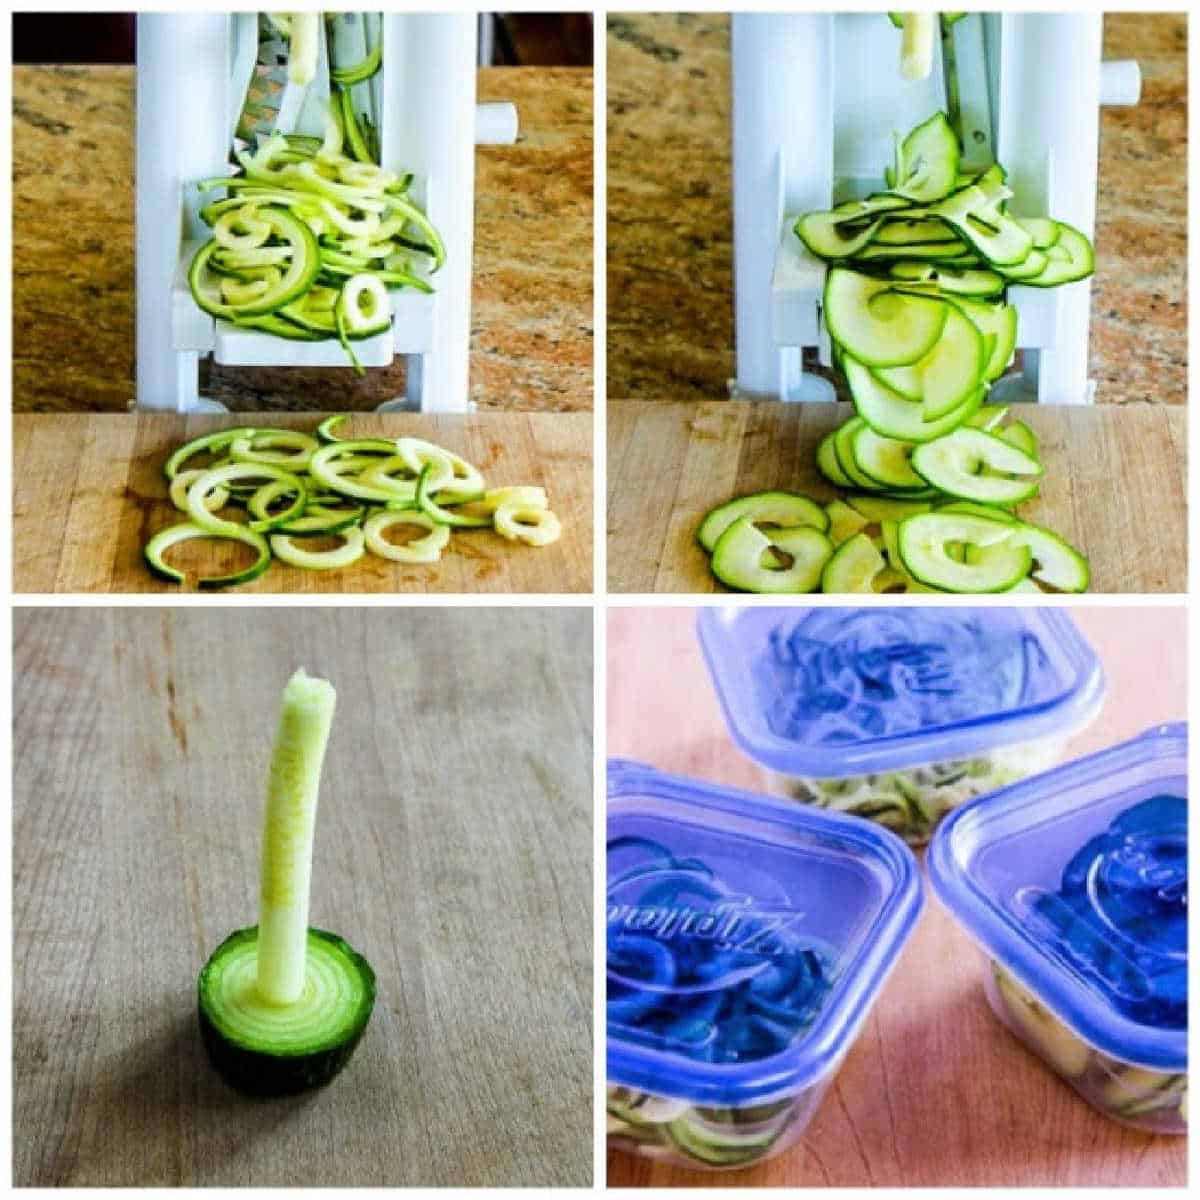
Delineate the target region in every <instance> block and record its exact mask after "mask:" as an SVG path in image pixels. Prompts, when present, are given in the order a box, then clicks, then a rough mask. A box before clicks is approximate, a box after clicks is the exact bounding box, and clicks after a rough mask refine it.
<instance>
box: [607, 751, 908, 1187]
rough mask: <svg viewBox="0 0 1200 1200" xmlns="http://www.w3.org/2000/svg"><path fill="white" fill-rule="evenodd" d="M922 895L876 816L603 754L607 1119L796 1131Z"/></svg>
mask: <svg viewBox="0 0 1200 1200" xmlns="http://www.w3.org/2000/svg"><path fill="white" fill-rule="evenodd" d="M921 904H922V896H921V883H920V872H919V870H918V868H917V863H916V860H915V858H914V857H913V854H912V852H911V851H910V850H909V849H908V847H906V846H905V845H904V843H903V842H902V841H901V840H900V839H899V838H897V837H895V836H893V835H892V834H890V833H888V832H887V830H884V829H880V828H879V827H878V826H876V825H872V824H871V823H870V822H868V821H862V820H859V819H857V818H854V817H845V816H841V815H838V814H832V813H826V812H821V811H819V810H817V809H813V808H797V807H795V806H794V805H788V804H783V803H780V802H779V801H778V800H771V799H768V798H765V797H762V796H755V795H752V794H750V793H748V792H741V791H736V790H733V789H730V788H724V787H716V786H712V785H709V784H703V783H698V782H695V781H694V780H690V779H684V778H681V777H678V776H673V775H666V774H663V773H661V772H659V771H655V770H653V769H651V768H649V767H644V766H641V765H639V764H636V763H630V762H626V761H623V760H611V761H610V762H609V767H608V892H607V909H608V920H607V930H608V995H607V1020H608V1113H609V1116H608V1137H609V1141H610V1144H614V1145H616V1146H619V1147H621V1148H623V1149H626V1150H630V1151H632V1152H634V1153H636V1154H642V1155H647V1156H650V1157H654V1158H665V1159H670V1160H673V1161H675V1162H678V1163H682V1164H685V1165H688V1166H693V1167H695V1166H700V1167H711V1168H722V1167H725V1168H731V1167H741V1166H746V1165H748V1164H750V1163H753V1162H756V1161H758V1160H759V1159H762V1158H765V1157H767V1156H768V1155H770V1154H776V1153H778V1152H779V1151H780V1150H782V1149H784V1148H785V1147H786V1146H789V1145H791V1144H792V1142H794V1141H795V1140H796V1138H798V1137H799V1136H800V1133H801V1132H802V1131H803V1129H804V1127H805V1125H806V1124H807V1123H808V1121H809V1118H810V1117H811V1116H812V1114H813V1112H814V1111H815V1110H816V1108H817V1105H818V1104H819V1103H820V1100H821V1096H822V1095H823V1094H824V1091H825V1088H826V1087H827V1086H828V1084H829V1081H830V1080H831V1079H832V1078H833V1076H834V1073H835V1072H836V1071H837V1069H838V1066H839V1065H840V1063H841V1061H842V1058H843V1057H844V1055H845V1054H846V1051H847V1050H848V1049H849V1048H850V1046H851V1044H852V1043H853V1041H854V1037H855V1035H856V1034H857V1032H858V1030H859V1027H860V1025H861V1024H862V1022H863V1020H864V1019H865V1018H866V1016H867V1013H868V1012H869V1011H870V1008H871V1004H872V1002H873V1001H874V999H875V996H876V994H877V993H878V991H879V989H880V987H881V986H882V984H883V981H884V979H885V978H886V977H887V974H888V972H889V971H890V970H891V968H892V966H893V964H894V963H895V961H896V958H897V956H898V955H899V953H900V950H901V948H902V947H903V945H904V943H905V941H906V940H907V938H908V936H909V933H910V932H911V930H912V927H913V923H914V921H915V920H916V918H917V914H918V912H919V911H920V908H921Z"/></svg>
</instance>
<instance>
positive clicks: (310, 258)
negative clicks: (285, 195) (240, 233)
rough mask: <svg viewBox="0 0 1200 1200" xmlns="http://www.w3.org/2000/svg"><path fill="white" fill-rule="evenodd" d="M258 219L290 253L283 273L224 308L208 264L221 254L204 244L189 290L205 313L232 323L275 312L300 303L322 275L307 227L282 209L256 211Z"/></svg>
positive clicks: (317, 249) (194, 262)
mask: <svg viewBox="0 0 1200 1200" xmlns="http://www.w3.org/2000/svg"><path fill="white" fill-rule="evenodd" d="M257 217H258V219H260V220H262V221H267V222H269V223H270V225H271V231H272V233H273V234H276V235H277V236H278V237H280V238H281V239H282V240H283V241H284V242H285V243H286V244H287V247H286V248H287V249H288V250H289V251H290V253H289V254H288V255H287V258H286V261H285V263H284V264H283V265H284V266H285V268H286V269H285V270H284V273H283V275H282V276H281V278H280V280H279V282H278V283H276V284H275V285H274V286H272V287H270V288H268V289H267V290H266V291H265V292H263V293H262V294H261V295H258V296H256V297H255V298H254V299H252V300H249V301H247V302H246V303H244V304H227V303H225V302H224V300H223V299H222V297H221V290H220V288H219V287H218V286H215V285H214V284H213V283H212V281H211V280H210V279H209V266H210V262H209V260H210V259H211V258H212V256H213V255H214V254H215V253H217V252H218V251H220V250H221V244H220V243H219V242H217V241H210V242H205V243H204V245H203V246H201V247H200V249H199V250H197V251H196V254H195V257H194V258H193V259H192V263H191V266H190V267H189V268H188V286H189V287H190V288H191V292H192V299H194V300H195V301H196V303H197V305H199V307H200V308H202V309H203V310H204V311H205V312H206V313H208V314H209V315H210V316H214V317H222V318H225V319H226V320H233V319H234V318H235V317H252V316H259V315H265V314H269V313H273V312H276V311H277V310H278V309H280V308H282V307H283V306H284V305H285V304H289V303H290V302H291V301H293V300H296V299H299V297H301V296H302V295H304V293H305V292H307V291H308V290H309V288H311V287H312V285H313V284H314V283H316V281H317V276H318V275H319V274H320V273H321V251H320V247H319V246H318V245H317V239H316V238H315V237H314V236H313V232H312V230H311V229H309V227H308V225H307V224H306V223H305V222H304V221H302V220H300V219H299V218H298V217H296V216H294V215H293V214H292V213H291V212H289V211H288V210H287V209H285V208H276V207H273V206H266V207H262V208H260V209H258V212H257ZM251 253H254V254H262V251H253V252H251Z"/></svg>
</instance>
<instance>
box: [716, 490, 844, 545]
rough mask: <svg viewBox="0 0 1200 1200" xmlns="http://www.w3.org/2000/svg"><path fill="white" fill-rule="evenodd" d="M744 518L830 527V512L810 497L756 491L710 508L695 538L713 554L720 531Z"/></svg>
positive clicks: (768, 523)
mask: <svg viewBox="0 0 1200 1200" xmlns="http://www.w3.org/2000/svg"><path fill="white" fill-rule="evenodd" d="M741 517H749V519H750V520H751V521H753V522H754V523H755V524H758V525H778V526H781V527H783V528H791V527H793V526H796V525H811V526H812V528H813V529H819V530H820V531H821V532H822V533H824V532H826V530H828V528H829V515H828V513H826V512H825V510H824V509H823V508H822V507H821V506H820V505H819V504H818V503H817V502H816V501H815V500H810V499H809V498H808V497H807V496H800V495H797V494H796V493H795V492H754V493H753V494H752V495H749V496H739V497H738V498H737V499H736V500H729V501H727V502H726V503H725V504H718V505H717V507H716V508H714V509H711V510H710V511H709V512H708V514H707V515H706V516H705V518H704V520H703V521H702V522H701V523H700V528H699V529H697V530H696V540H697V541H698V542H699V543H700V545H701V546H703V547H704V549H705V550H707V551H708V552H709V554H711V553H712V552H713V550H714V549H715V548H716V545H717V542H719V541H720V540H721V534H723V533H724V532H725V530H727V529H728V528H729V527H730V525H732V524H733V523H734V521H736V520H738V519H739V518H741Z"/></svg>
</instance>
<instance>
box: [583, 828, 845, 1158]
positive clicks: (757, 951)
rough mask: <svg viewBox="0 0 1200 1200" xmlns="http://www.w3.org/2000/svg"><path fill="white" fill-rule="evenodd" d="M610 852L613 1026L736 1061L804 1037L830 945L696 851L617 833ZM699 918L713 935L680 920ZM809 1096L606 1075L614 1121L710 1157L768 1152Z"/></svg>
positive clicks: (634, 1135)
mask: <svg viewBox="0 0 1200 1200" xmlns="http://www.w3.org/2000/svg"><path fill="white" fill-rule="evenodd" d="M608 858H609V864H610V870H611V869H612V867H613V864H614V862H616V861H618V860H619V861H620V867H619V868H618V869H617V872H616V874H615V875H614V876H612V877H611V878H610V879H609V882H608V901H607V904H608V915H607V931H608V935H607V941H608V994H607V1019H608V1021H609V1023H610V1025H617V1026H619V1027H620V1028H621V1032H622V1036H624V1037H626V1038H629V1039H631V1040H635V1041H640V1042H644V1043H646V1044H647V1045H650V1046H652V1047H655V1048H661V1049H663V1050H669V1051H671V1052H674V1053H677V1054H678V1053H682V1054H686V1055H687V1057H689V1058H691V1059H693V1060H696V1061H700V1062H711V1063H724V1064H731V1065H732V1064H737V1063H749V1062H758V1061H762V1060H765V1059H770V1058H772V1057H774V1056H775V1055H778V1054H780V1053H782V1052H783V1051H785V1050H786V1049H788V1047H789V1046H791V1045H792V1044H794V1042H795V1041H796V1039H797V1038H799V1037H800V1036H802V1034H803V1033H804V1031H805V1030H806V1029H807V1028H808V1027H809V1025H811V1024H812V1022H813V1020H814V1019H815V1018H816V1016H817V1014H818V1013H819V1011H820V1009H821V1007H822V1005H823V1004H824V1002H825V999H826V997H827V995H828V993H829V989H830V987H831V985H832V981H833V975H834V972H833V959H832V957H831V956H830V955H829V954H828V953H827V952H825V951H824V950H823V949H820V948H818V947H817V946H816V945H815V943H813V942H812V941H811V939H807V938H804V937H802V936H798V935H797V933H796V932H795V931H793V930H791V929H789V928H787V927H786V926H782V925H780V924H779V922H778V921H777V920H775V919H771V918H770V917H768V916H767V915H766V914H762V915H759V914H756V913H755V912H754V911H752V910H749V909H747V908H746V907H745V898H744V897H743V896H742V895H741V894H740V893H739V892H738V891H737V890H733V889H730V887H729V886H728V885H727V884H726V883H725V882H724V881H722V880H721V879H719V878H718V877H717V875H716V874H715V872H714V871H713V869H712V867H711V866H710V865H709V864H707V863H705V862H703V861H701V860H700V859H698V858H680V857H678V856H676V855H674V854H672V852H671V851H670V850H669V849H667V847H665V846H662V845H660V844H659V843H657V842H654V841H651V840H650V839H647V838H642V837H636V836H626V837H619V838H615V839H613V840H612V841H610V842H609V843H608ZM631 888H632V889H633V890H632V891H631V890H630V889H631ZM617 894H620V896H621V897H622V898H621V899H620V900H618V899H617V898H616V897H617ZM698 916H699V917H701V920H700V922H699V924H700V925H703V924H704V921H705V920H708V921H710V922H711V921H712V920H713V919H714V918H716V923H715V928H714V929H713V931H712V932H711V933H709V934H707V935H705V936H700V935H692V936H687V937H684V936H678V935H677V930H676V929H675V928H674V926H675V925H676V924H677V923H678V922H680V921H682V920H684V919H685V918H690V919H691V920H695V919H696V918H697V917H698ZM776 926H778V927H776ZM812 1096H813V1094H812V1092H811V1090H805V1091H801V1092H800V1093H798V1094H795V1095H790V1096H786V1097H784V1098H782V1099H778V1100H773V1101H770V1102H769V1103H765V1104H757V1105H751V1106H749V1107H744V1108H728V1107H720V1106H704V1105H696V1106H693V1105H691V1104H689V1103H688V1102H687V1101H686V1100H678V1099H675V1098H671V1097H665V1096H655V1095H652V1094H650V1093H645V1092H640V1091H636V1090H634V1089H630V1088H625V1087H621V1086H615V1085H613V1084H612V1083H611V1082H610V1084H609V1087H608V1117H609V1119H608V1131H609V1135H610V1136H615V1137H624V1138H628V1139H630V1140H631V1141H633V1142H635V1143H638V1144H643V1145H644V1144H647V1143H650V1144H654V1143H657V1144H658V1145H660V1146H663V1147H670V1148H671V1149H672V1150H673V1151H675V1152H677V1153H680V1154H682V1155H683V1156H684V1157H685V1158H691V1159H697V1160H699V1161H701V1162H705V1163H708V1164H710V1165H720V1166H735V1165H743V1164H745V1163H748V1162H752V1161H754V1160H755V1159H757V1158H760V1157H762V1156H763V1155H764V1154H766V1153H767V1152H768V1151H769V1150H770V1149H771V1147H772V1146H773V1145H774V1144H775V1143H776V1142H777V1141H778V1139H779V1138H780V1137H781V1135H782V1134H783V1133H784V1131H785V1130H786V1129H787V1128H788V1127H789V1126H790V1125H791V1124H792V1123H793V1122H794V1121H795V1120H796V1119H797V1118H798V1117H799V1116H800V1114H801V1112H802V1110H803V1109H804V1108H805V1106H806V1105H807V1104H808V1103H810V1102H811V1100H812Z"/></svg>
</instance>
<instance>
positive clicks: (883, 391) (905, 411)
mask: <svg viewBox="0 0 1200 1200" xmlns="http://www.w3.org/2000/svg"><path fill="white" fill-rule="evenodd" d="M844 367H845V372H846V382H847V383H848V384H849V385H850V393H851V395H853V397H854V407H855V408H856V409H857V410H858V415H859V416H860V417H862V419H863V420H864V421H866V423H867V424H868V425H870V426H871V428H872V429H874V430H875V432H876V433H879V434H882V435H883V436H884V437H890V438H895V439H896V440H897V441H900V442H932V441H933V440H934V438H939V437H942V436H943V435H945V434H947V433H950V432H952V431H953V430H955V429H957V428H958V427H959V426H960V425H961V424H962V423H963V422H964V421H966V420H967V418H968V417H970V416H971V414H972V413H974V412H975V410H976V409H977V408H978V407H979V406H980V404H982V403H983V395H984V389H983V388H978V389H976V390H975V391H974V392H972V393H971V394H970V395H968V396H967V398H966V399H965V400H964V401H963V402H962V403H961V404H960V405H959V406H958V407H957V408H955V409H952V410H951V411H950V412H948V413H947V414H946V415H945V416H943V417H939V418H938V419H937V420H936V421H926V420H925V417H924V415H923V409H922V406H921V405H920V404H914V403H913V402H912V401H911V400H905V399H904V397H903V396H901V395H900V394H899V393H898V392H894V391H892V389H891V388H890V387H888V386H887V385H886V384H884V383H881V382H880V381H879V380H878V379H877V378H876V377H875V376H874V375H872V374H871V372H870V370H868V368H867V367H866V366H864V365H863V364H862V363H860V362H858V361H857V360H856V359H854V358H852V357H851V356H850V355H849V354H847V355H846V357H845V360H844Z"/></svg>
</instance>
